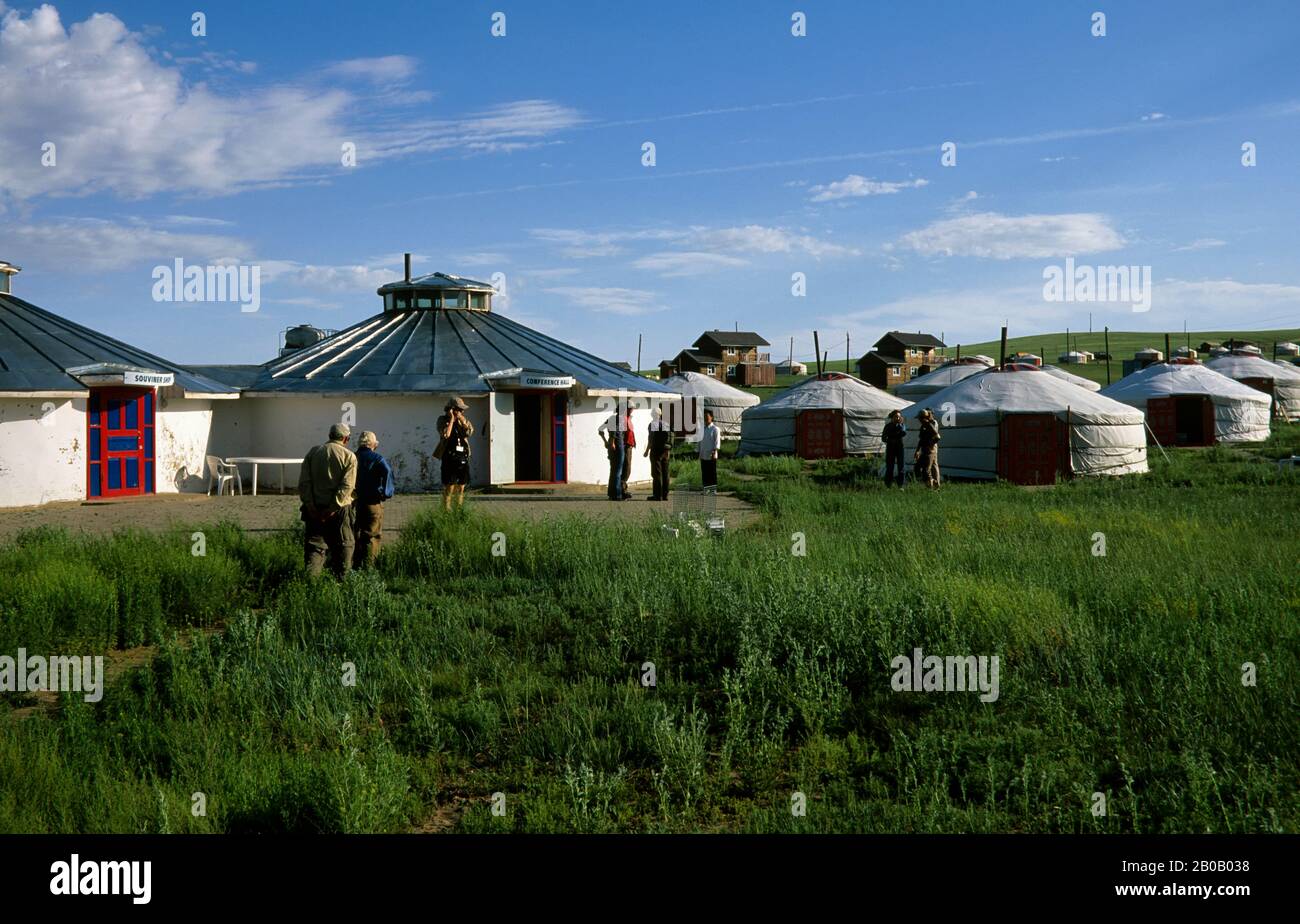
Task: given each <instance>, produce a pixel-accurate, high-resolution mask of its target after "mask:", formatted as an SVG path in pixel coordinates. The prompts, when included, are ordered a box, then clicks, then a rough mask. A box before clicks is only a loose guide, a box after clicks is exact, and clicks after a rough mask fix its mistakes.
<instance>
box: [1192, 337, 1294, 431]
mask: <svg viewBox="0 0 1300 924" xmlns="http://www.w3.org/2000/svg"><path fill="white" fill-rule="evenodd" d="M1205 365H1206V366H1207V367H1209V368H1210V369H1213V370H1214V371H1215V372H1221V373H1223V374H1224V375H1226V376H1227V377H1228V378H1230V379H1236V380H1237V381H1238V382H1241V383H1242V384H1243V385H1249V386H1250V387H1251V388H1255V389H1258V390H1259V391H1262V392H1265V393H1266V394H1270V395H1272V396H1273V407H1274V409H1275V411H1276V413H1277V415H1278V416H1279V417H1282V418H1284V419H1285V420H1288V421H1292V422H1294V421H1297V420H1300V369H1288V368H1287V367H1286V366H1283V365H1282V364H1280V363H1272V362H1269V361H1268V360H1267V359H1264V358H1262V357H1260V356H1248V355H1245V354H1241V353H1229V354H1227V355H1224V356H1216V357H1215V358H1214V359H1211V360H1210V361H1209V362H1207V363H1206V364H1205Z"/></svg>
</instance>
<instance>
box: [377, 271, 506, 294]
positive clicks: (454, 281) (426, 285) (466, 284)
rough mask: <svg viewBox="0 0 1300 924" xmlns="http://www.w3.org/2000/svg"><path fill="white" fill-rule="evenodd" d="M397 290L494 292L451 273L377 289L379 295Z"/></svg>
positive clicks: (486, 286) (478, 283) (432, 275)
mask: <svg viewBox="0 0 1300 924" xmlns="http://www.w3.org/2000/svg"><path fill="white" fill-rule="evenodd" d="M398 289H469V290H471V291H478V292H495V291H496V290H495V289H494V288H493V287H492V284H491V283H488V282H479V281H478V280H477V279H468V278H466V277H464V276H454V275H452V274H451V273H429V274H428V275H425V276H416V277H415V278H414V279H411V280H409V281H408V280H405V279H397V280H395V281H393V282H387V283H384V284H383V285H382V286H380V287H379V290H378V291H379V294H380V295H383V294H384V293H385V292H396V291H397V290H398Z"/></svg>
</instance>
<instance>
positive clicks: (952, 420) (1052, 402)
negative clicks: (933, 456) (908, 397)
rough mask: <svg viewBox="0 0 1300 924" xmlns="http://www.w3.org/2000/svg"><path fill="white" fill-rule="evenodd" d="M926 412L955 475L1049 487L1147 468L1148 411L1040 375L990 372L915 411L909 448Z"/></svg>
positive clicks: (945, 465)
mask: <svg viewBox="0 0 1300 924" xmlns="http://www.w3.org/2000/svg"><path fill="white" fill-rule="evenodd" d="M926 407H928V408H930V409H931V410H932V411H933V412H934V415H935V417H936V419H937V420H938V421H939V424H940V428H941V442H940V444H939V468H940V470H941V472H942V473H943V474H944V475H945V476H947V477H954V478H983V479H992V478H1005V479H1007V480H1009V481H1014V482H1016V483H1018V484H1049V483H1052V482H1054V481H1055V480H1056V477H1057V475H1058V474H1065V475H1070V474H1073V475H1127V474H1131V473H1134V472H1145V471H1146V470H1147V441H1146V430H1145V428H1144V426H1143V421H1142V412H1141V411H1139V410H1137V409H1135V408H1131V407H1129V406H1128V405H1126V404H1121V403H1120V402H1118V401H1114V400H1112V399H1110V398H1106V397H1103V396H1102V395H1099V394H1097V393H1095V392H1090V391H1085V390H1084V389H1082V388H1079V387H1077V386H1075V385H1071V384H1069V383H1068V382H1063V381H1061V380H1060V379H1058V378H1056V377H1055V376H1052V375H1050V374H1048V373H1046V372H1043V371H1041V370H1039V369H1027V368H1024V367H1020V368H1015V367H1012V368H1008V369H1006V370H997V369H990V370H988V371H987V372H982V373H980V374H978V375H973V376H970V377H969V378H966V379H963V380H962V381H960V382H957V383H956V384H955V385H952V386H950V387H948V388H945V389H944V390H943V391H939V392H935V393H934V394H933V395H931V396H930V397H929V398H927V399H925V401H923V402H919V403H917V404H914V405H912V406H911V407H909V408H908V409H907V410H905V411H903V417H904V418H907V419H909V420H908V436H907V446H908V449H909V450H911V449H914V448H915V446H916V437H917V432H918V428H917V425H916V418H917V416H918V415H919V414H920V412H921V410H922V409H923V408H926Z"/></svg>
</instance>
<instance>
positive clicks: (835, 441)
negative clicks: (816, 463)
mask: <svg viewBox="0 0 1300 924" xmlns="http://www.w3.org/2000/svg"><path fill="white" fill-rule="evenodd" d="M794 451H795V455H797V456H799V457H800V458H802V459H842V458H844V414H843V413H842V412H841V411H839V410H838V409H835V408H814V409H811V410H807V411H800V412H799V416H798V417H797V418H795V429H794Z"/></svg>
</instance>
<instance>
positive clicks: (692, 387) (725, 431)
mask: <svg viewBox="0 0 1300 924" xmlns="http://www.w3.org/2000/svg"><path fill="white" fill-rule="evenodd" d="M660 384H662V385H664V386H665V387H667V388H671V389H672V390H673V391H675V392H677V394H679V395H681V396H682V403H681V412H680V416H678V417H677V419H675V420H674V421H673V429H674V430H676V431H678V432H687V433H698V432H699V430H700V428H702V427H703V426H704V412H705V411H712V412H713V422H714V423H715V424H717V425H718V430H719V431H721V433H722V435H723V436H727V437H735V436H739V435H740V415H741V412H743V411H744V410H745V408H747V407H753V406H754V405H756V404H758V400H759V399H758V395H752V394H750V393H749V392H747V391H741V390H740V389H739V388H732V387H731V386H730V385H728V384H727V383H725V382H719V381H718V380H717V379H715V378H713V377H712V376H709V375H704V374H703V373H700V372H678V373H677V374H676V375H671V376H669V377H668V378H666V379H664V380H663V382H661V383H660ZM673 413H674V416H677V411H676V408H674V409H673Z"/></svg>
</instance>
